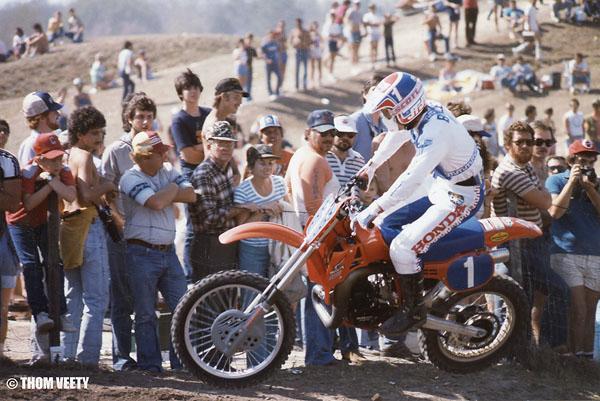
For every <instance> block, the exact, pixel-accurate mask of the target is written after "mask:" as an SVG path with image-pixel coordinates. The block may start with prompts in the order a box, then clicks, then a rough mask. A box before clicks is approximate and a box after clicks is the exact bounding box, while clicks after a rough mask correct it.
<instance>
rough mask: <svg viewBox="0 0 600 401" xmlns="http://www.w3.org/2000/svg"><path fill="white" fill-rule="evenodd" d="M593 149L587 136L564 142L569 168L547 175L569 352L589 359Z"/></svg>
mask: <svg viewBox="0 0 600 401" xmlns="http://www.w3.org/2000/svg"><path fill="white" fill-rule="evenodd" d="M598 153H599V152H598V149H597V148H596V146H595V144H594V143H593V142H592V141H590V140H576V141H574V142H573V143H572V144H571V145H570V146H569V156H568V158H567V161H568V163H569V165H570V170H567V171H565V172H563V173H559V174H555V175H552V176H550V177H549V178H548V180H547V181H546V188H547V189H548V191H549V192H550V194H551V195H552V206H551V207H550V209H548V211H549V212H550V215H551V216H552V217H553V219H554V220H553V222H552V228H551V232H552V240H553V241H552V245H551V248H550V252H551V256H550V263H551V266H552V268H553V269H554V270H555V271H556V272H557V273H558V274H559V275H560V276H561V277H562V278H563V280H564V281H565V282H566V283H567V285H568V286H569V287H570V289H571V310H570V316H569V331H570V335H571V342H570V344H569V345H570V351H571V352H573V353H574V354H575V355H577V356H580V357H585V358H591V357H592V352H593V342H594V341H593V338H594V322H595V314H596V304H597V303H598V300H599V299H600V269H599V268H598V267H599V266H600V235H598V233H599V232H600V194H599V192H598V177H597V175H596V173H595V170H594V164H595V163H596V160H597V158H598Z"/></svg>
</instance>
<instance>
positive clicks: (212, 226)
mask: <svg viewBox="0 0 600 401" xmlns="http://www.w3.org/2000/svg"><path fill="white" fill-rule="evenodd" d="M205 137H206V139H207V141H208V143H207V150H208V157H207V159H206V160H204V161H203V162H202V163H201V164H200V165H199V166H198V167H196V169H195V170H194V173H193V174H192V177H191V182H192V186H193V187H194V191H195V192H196V194H197V195H198V196H197V198H196V203H193V204H190V205H189V210H190V216H191V217H192V225H193V226H194V241H193V242H192V246H191V263H192V280H193V281H194V282H195V281H198V280H201V279H203V278H204V277H206V276H208V275H209V274H211V273H216V272H218V271H221V270H228V269H236V268H237V267H238V257H237V243H233V244H221V243H220V242H219V235H220V234H222V233H223V232H225V231H227V230H229V229H230V228H233V227H235V217H236V216H237V215H238V214H239V213H240V212H241V211H242V210H243V209H247V210H250V211H251V212H255V211H257V210H258V207H257V206H256V205H255V204H243V205H234V204H233V190H234V184H233V170H232V162H231V161H232V157H233V149H234V147H235V143H236V142H237V138H236V136H235V134H234V133H233V131H232V128H231V125H230V124H229V123H228V122H227V121H217V122H215V124H214V125H213V126H212V127H211V128H209V129H208V131H207V132H206V134H205Z"/></svg>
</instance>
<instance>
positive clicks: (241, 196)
mask: <svg viewBox="0 0 600 401" xmlns="http://www.w3.org/2000/svg"><path fill="white" fill-rule="evenodd" d="M246 158H247V162H248V169H249V170H250V172H251V174H252V175H251V176H250V177H249V178H248V179H246V180H245V181H243V182H242V183H241V184H240V186H239V187H237V188H236V190H235V193H234V195H233V202H234V203H235V204H245V203H255V204H256V205H257V206H258V211H257V212H250V211H244V212H242V213H240V214H239V215H238V216H237V217H236V222H237V224H243V223H248V222H252V221H268V220H269V219H270V218H271V217H273V216H277V215H280V214H281V212H282V209H281V206H280V205H279V201H280V200H281V199H285V198H286V188H285V181H284V180H283V178H282V177H279V176H276V175H273V170H274V168H275V163H276V160H277V159H279V156H276V155H274V154H273V149H272V148H271V147H270V146H269V145H263V144H260V145H255V146H252V147H250V148H248V151H247V153H246ZM239 260H240V269H242V270H246V271H249V272H252V273H257V274H260V275H262V276H265V277H267V276H268V271H269V261H270V255H269V240H268V239H266V238H250V239H246V240H242V241H240V245H239Z"/></svg>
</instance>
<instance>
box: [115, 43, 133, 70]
mask: <svg viewBox="0 0 600 401" xmlns="http://www.w3.org/2000/svg"><path fill="white" fill-rule="evenodd" d="M132 57H133V51H131V50H129V49H123V50H121V52H119V60H118V61H117V68H118V69H119V72H123V71H124V72H125V73H126V74H131V66H130V62H129V61H130V60H131V58H132Z"/></svg>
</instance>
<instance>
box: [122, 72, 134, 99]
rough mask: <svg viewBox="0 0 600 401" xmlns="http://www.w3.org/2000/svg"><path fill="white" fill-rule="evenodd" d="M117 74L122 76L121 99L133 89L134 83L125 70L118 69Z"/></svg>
mask: <svg viewBox="0 0 600 401" xmlns="http://www.w3.org/2000/svg"><path fill="white" fill-rule="evenodd" d="M119 76H120V77H121V78H123V100H125V98H126V97H127V95H129V94H130V93H133V92H134V91H135V83H134V82H133V81H132V80H131V77H130V76H129V74H127V73H125V71H120V72H119Z"/></svg>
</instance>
